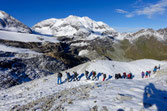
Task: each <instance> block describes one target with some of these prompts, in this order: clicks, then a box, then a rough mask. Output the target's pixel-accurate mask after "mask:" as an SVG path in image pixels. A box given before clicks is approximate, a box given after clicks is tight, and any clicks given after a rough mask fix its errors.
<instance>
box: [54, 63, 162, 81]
mask: <svg viewBox="0 0 167 111" xmlns="http://www.w3.org/2000/svg"><path fill="white" fill-rule="evenodd" d="M157 69H159V70H160V65H159V67H157V66H155V67H154V69H153V73H156V72H157ZM78 75H79V74H78V73H77V72H75V71H73V75H71V74H70V72H66V76H67V79H66V80H67V81H68V82H71V81H79V80H80V79H81V78H82V77H83V76H84V75H85V78H86V80H90V79H91V77H92V79H91V80H99V77H100V76H101V75H103V81H105V80H106V77H107V75H106V74H105V73H101V72H99V73H98V74H97V73H96V71H91V72H90V74H89V72H88V71H87V70H85V73H82V74H81V75H80V76H78ZM62 76H63V74H62V73H60V72H59V73H58V75H57V78H58V79H57V84H62V81H61V78H62ZM141 76H142V78H144V77H145V78H147V77H150V76H151V71H146V73H145V72H142V73H141ZM133 77H134V75H132V73H131V72H130V73H128V74H126V72H124V73H123V75H121V74H120V73H117V74H115V79H133ZM109 78H112V76H110V75H109Z"/></svg>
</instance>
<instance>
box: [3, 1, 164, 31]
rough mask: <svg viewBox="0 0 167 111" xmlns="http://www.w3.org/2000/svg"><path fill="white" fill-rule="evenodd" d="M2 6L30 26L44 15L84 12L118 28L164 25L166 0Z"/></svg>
mask: <svg viewBox="0 0 167 111" xmlns="http://www.w3.org/2000/svg"><path fill="white" fill-rule="evenodd" d="M0 4H1V7H0V10H3V11H5V12H7V13H9V14H10V15H12V16H13V17H15V18H17V19H18V20H20V21H21V22H23V23H24V24H26V25H28V26H30V27H32V26H33V25H35V24H36V23H37V22H40V21H42V20H45V19H48V18H65V17H67V16H69V15H76V16H88V17H90V18H91V19H93V20H96V21H103V22H105V23H107V24H108V25H109V26H111V27H113V28H115V29H116V30H117V31H120V32H126V31H127V32H133V31H137V30H139V29H141V28H153V29H159V28H165V27H167V0H0Z"/></svg>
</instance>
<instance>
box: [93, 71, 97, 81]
mask: <svg viewBox="0 0 167 111" xmlns="http://www.w3.org/2000/svg"><path fill="white" fill-rule="evenodd" d="M92 75H93V76H92V80H95V79H96V72H95V71H93V72H92Z"/></svg>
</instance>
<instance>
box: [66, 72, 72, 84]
mask: <svg viewBox="0 0 167 111" xmlns="http://www.w3.org/2000/svg"><path fill="white" fill-rule="evenodd" d="M66 75H67V81H68V82H70V79H71V75H70V73H69V72H66Z"/></svg>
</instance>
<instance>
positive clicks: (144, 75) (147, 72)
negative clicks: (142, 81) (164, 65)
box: [141, 65, 161, 78]
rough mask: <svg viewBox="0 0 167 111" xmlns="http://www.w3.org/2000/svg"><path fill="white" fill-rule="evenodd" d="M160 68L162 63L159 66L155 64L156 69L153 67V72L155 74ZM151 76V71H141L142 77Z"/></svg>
mask: <svg viewBox="0 0 167 111" xmlns="http://www.w3.org/2000/svg"><path fill="white" fill-rule="evenodd" d="M160 68H161V67H160V65H159V66H158V67H157V66H155V67H154V69H153V73H154V74H155V73H156V72H157V70H158V69H159V70H160ZM150 76H151V71H146V72H144V71H143V72H142V73H141V77H142V78H144V77H145V78H148V77H150Z"/></svg>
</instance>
